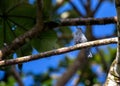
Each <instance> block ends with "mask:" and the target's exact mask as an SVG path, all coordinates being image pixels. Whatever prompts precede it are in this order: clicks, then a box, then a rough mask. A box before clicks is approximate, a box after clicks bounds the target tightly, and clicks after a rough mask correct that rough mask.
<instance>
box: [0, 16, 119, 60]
mask: <svg viewBox="0 0 120 86" xmlns="http://www.w3.org/2000/svg"><path fill="white" fill-rule="evenodd" d="M116 22H117V17H106V18H73V19H60V23H56V22H53V21H51V22H46V23H44V26H47V27H53V28H54V27H59V26H73V25H95V24H98V25H104V24H111V23H116ZM41 28H42V27H41ZM40 32H41V29H39V28H38V27H36V26H35V27H33V28H32V29H31V30H29V31H27V32H26V33H24V34H22V35H21V36H19V37H17V38H16V39H14V40H13V41H12V43H11V44H10V45H7V47H4V48H2V49H1V50H0V60H1V59H2V58H3V57H4V58H5V57H6V56H8V55H10V54H11V53H13V52H14V51H15V50H17V49H19V48H20V47H21V46H23V45H24V44H25V43H26V42H28V40H30V39H32V38H33V37H35V36H36V35H38V34H39V33H40Z"/></svg>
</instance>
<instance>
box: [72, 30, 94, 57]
mask: <svg viewBox="0 0 120 86" xmlns="http://www.w3.org/2000/svg"><path fill="white" fill-rule="evenodd" d="M73 39H74V42H75V44H79V43H83V42H87V38H86V37H85V35H84V33H83V32H82V30H81V28H77V31H76V32H75V33H74V34H73ZM86 54H87V56H88V57H89V58H91V57H92V53H91V52H90V51H89V48H86Z"/></svg>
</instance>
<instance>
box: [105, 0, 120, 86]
mask: <svg viewBox="0 0 120 86" xmlns="http://www.w3.org/2000/svg"><path fill="white" fill-rule="evenodd" d="M115 5H116V11H117V17H118V22H117V36H118V42H117V45H118V46H117V54H116V58H115V59H114V61H113V62H112V64H111V66H110V70H109V73H108V76H107V79H106V82H105V85H104V86H111V85H112V86H120V0H115Z"/></svg>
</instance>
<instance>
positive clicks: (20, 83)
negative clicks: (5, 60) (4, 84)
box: [11, 65, 24, 86]
mask: <svg viewBox="0 0 120 86" xmlns="http://www.w3.org/2000/svg"><path fill="white" fill-rule="evenodd" d="M11 72H12V75H13V76H14V78H15V80H16V81H17V82H18V85H19V86H24V84H23V82H22V80H21V77H20V74H19V73H18V72H17V71H16V69H15V66H14V65H13V66H12V67H11Z"/></svg>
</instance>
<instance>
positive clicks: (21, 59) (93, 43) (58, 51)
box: [0, 38, 117, 66]
mask: <svg viewBox="0 0 120 86" xmlns="http://www.w3.org/2000/svg"><path fill="white" fill-rule="evenodd" d="M116 42H117V38H109V39H102V40H96V41H91V42H86V43H81V44H77V45H74V46H70V47H63V48H59V49H56V50H51V51H47V52H43V53H39V54H37V55H29V56H24V57H19V58H16V59H9V60H2V61H0V66H5V65H13V64H19V63H23V62H28V61H31V60H36V59H40V58H46V57H50V56H53V55H59V54H63V53H66V52H70V51H74V50H78V49H82V48H87V47H90V46H92V47H94V46H98V45H105V44H110V43H116Z"/></svg>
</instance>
